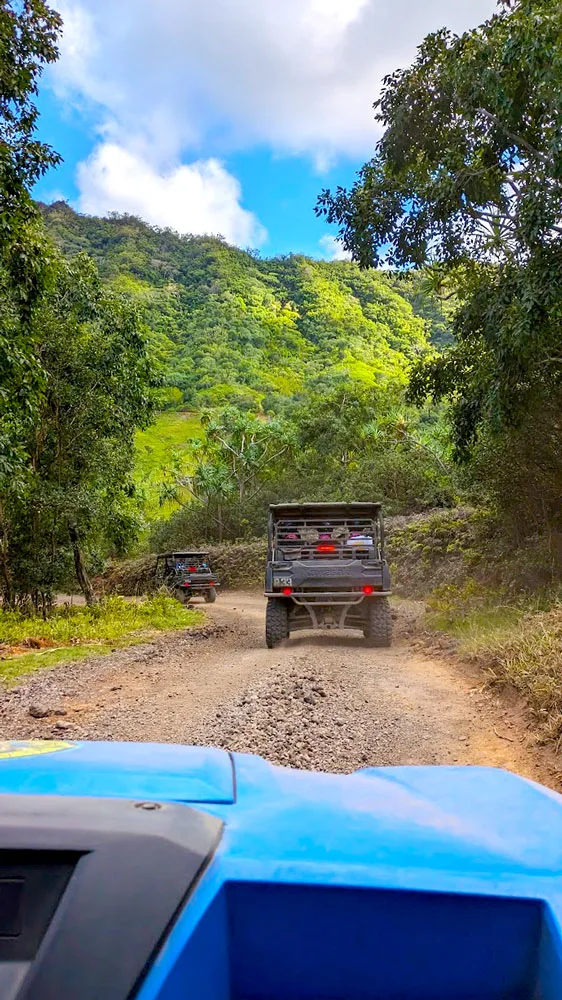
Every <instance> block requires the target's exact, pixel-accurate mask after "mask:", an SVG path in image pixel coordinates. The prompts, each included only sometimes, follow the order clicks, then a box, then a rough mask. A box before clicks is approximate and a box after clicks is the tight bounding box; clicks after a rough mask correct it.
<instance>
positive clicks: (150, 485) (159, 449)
mask: <svg viewBox="0 0 562 1000" xmlns="http://www.w3.org/2000/svg"><path fill="white" fill-rule="evenodd" d="M202 435H203V431H202V429H201V421H200V419H199V415H198V414H196V413H182V412H179V411H176V410H166V411H164V412H163V413H158V414H157V416H156V420H155V421H154V423H153V424H151V426H150V427H147V428H146V430H144V431H139V433H138V434H137V436H136V439H135V479H136V481H137V483H138V485H139V486H141V487H142V488H143V489H144V491H145V493H146V504H145V513H146V517H147V519H148V520H154V519H155V518H160V517H168V516H169V515H170V514H172V513H173V512H174V510H177V509H178V506H179V505H178V504H177V503H175V502H174V501H170V500H167V501H165V503H164V504H162V505H161V504H160V487H161V483H162V479H163V470H164V469H166V467H167V466H169V465H170V462H171V457H172V453H173V452H180V453H181V452H183V451H188V449H189V447H190V445H191V443H192V442H193V441H194V440H196V439H197V438H200V437H202Z"/></svg>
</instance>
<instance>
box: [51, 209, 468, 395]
mask: <svg viewBox="0 0 562 1000" xmlns="http://www.w3.org/2000/svg"><path fill="white" fill-rule="evenodd" d="M42 210H43V214H44V217H45V220H46V224H47V228H48V230H49V232H50V234H51V236H52V237H53V238H54V240H55V242H56V243H57V244H58V245H59V246H60V247H61V249H62V250H63V251H64V253H65V254H67V255H73V254H75V253H77V252H78V251H81V250H84V251H87V252H88V253H89V254H90V255H91V256H92V257H93V258H94V259H95V261H96V263H97V264H98V267H99V269H100V272H101V274H102V275H103V276H104V277H105V278H106V279H107V280H109V281H110V282H111V283H112V284H113V286H114V287H116V288H117V289H120V290H122V291H123V292H126V293H128V294H130V295H131V296H133V297H134V298H135V299H136V300H137V301H138V302H139V303H140V304H141V305H142V306H143V309H144V315H145V318H146V322H147V325H148V327H149V329H150V335H151V339H152V346H153V352H154V354H155V355H156V356H157V358H158V359H159V362H160V364H161V367H162V372H163V375H164V380H165V385H166V386H167V391H164V392H163V395H162V401H163V405H164V404H165V405H168V406H171V407H176V408H177V407H180V406H181V407H185V408H187V409H192V410H198V409H200V408H201V407H203V406H221V405H224V404H226V403H232V402H236V403H237V404H239V405H240V406H242V407H247V408H249V409H259V408H263V409H265V410H266V411H269V412H271V411H274V412H275V411H276V412H282V411H283V409H284V407H286V405H287V403H288V402H289V401H291V400H295V399H299V398H303V397H305V396H307V395H308V393H309V392H311V391H318V390H320V391H322V389H323V386H325V385H326V386H333V385H336V384H338V382H346V381H348V380H349V379H352V380H353V381H355V382H357V383H359V384H363V385H365V386H375V385H377V384H378V385H380V384H385V383H393V384H396V385H397V386H401V385H403V384H405V382H406V373H407V371H408V368H409V365H410V363H411V361H412V360H413V359H415V358H417V357H419V356H420V354H422V353H424V352H425V351H426V350H427V349H428V345H429V344H430V343H431V342H433V343H435V344H441V343H443V341H444V340H446V339H447V337H448V329H447V319H446V316H445V315H444V314H443V312H442V310H441V307H440V305H439V303H438V302H437V301H436V300H435V301H433V300H430V299H428V298H427V296H425V295H423V294H422V293H421V291H420V287H419V284H420V282H419V279H417V278H411V277H408V278H398V277H394V276H390V275H387V274H381V273H379V272H375V271H367V272H362V271H360V270H359V269H358V268H357V267H356V266H355V265H354V264H350V263H347V262H330V263H328V262H324V261H317V260H311V259H309V258H306V257H303V256H297V255H295V256H289V257H284V258H275V259H271V260H262V259H260V258H259V257H258V256H254V255H252V254H250V253H247V252H245V251H242V250H239V249H237V248H235V247H232V246H229V245H228V244H226V243H224V242H222V241H221V240H220V239H216V238H211V237H192V236H178V235H177V234H176V233H174V232H172V231H170V230H162V229H155V228H153V227H151V226H148V225H146V224H145V223H143V222H141V221H140V220H139V219H136V218H134V217H131V216H113V217H110V218H105V219H99V218H92V217H88V216H81V215H77V214H76V213H75V212H73V211H72V209H71V208H69V207H68V205H66V204H65V203H63V202H58V203H55V204H54V205H51V206H42Z"/></svg>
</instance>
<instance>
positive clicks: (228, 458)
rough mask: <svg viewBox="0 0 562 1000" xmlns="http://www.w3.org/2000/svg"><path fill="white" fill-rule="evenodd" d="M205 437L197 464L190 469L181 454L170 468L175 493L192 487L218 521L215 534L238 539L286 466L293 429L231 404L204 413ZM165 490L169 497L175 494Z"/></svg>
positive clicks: (196, 447) (196, 446)
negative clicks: (185, 469)
mask: <svg viewBox="0 0 562 1000" xmlns="http://www.w3.org/2000/svg"><path fill="white" fill-rule="evenodd" d="M202 424H203V427H204V429H205V438H204V440H203V441H195V442H194V443H193V447H192V456H191V460H192V462H193V468H192V470H191V471H189V472H185V471H184V469H183V468H182V464H183V463H182V460H181V459H179V458H178V460H177V462H176V466H175V468H174V469H173V470H171V479H172V492H173V495H175V496H176V497H177V495H178V494H177V488H178V487H181V488H184V489H187V491H188V493H189V494H190V495H191V497H192V499H193V500H195V502H196V504H197V505H199V506H202V507H204V508H205V511H206V514H207V516H208V517H209V518H210V519H211V521H212V522H213V523H214V525H215V530H213V536H214V537H216V538H217V539H218V541H222V540H223V538H224V537H225V536H226V534H227V533H228V535H229V537H231V538H236V537H238V536H239V535H240V534H241V533H244V531H245V527H246V526H248V525H250V526H251V514H252V512H253V510H254V507H255V503H256V501H257V500H258V498H259V497H261V495H262V494H263V492H264V490H265V488H266V484H267V482H268V480H269V479H270V478H271V477H272V476H274V475H275V473H276V472H278V471H279V470H280V469H281V468H282V460H283V459H284V458H286V456H287V454H288V452H289V450H290V447H291V441H292V439H291V434H290V431H289V428H288V427H287V426H286V425H285V424H284V423H283V422H282V421H280V420H264V419H261V418H260V417H258V416H256V415H255V414H253V413H248V412H247V411H240V410H238V409H237V408H236V407H234V406H231V407H227V408H226V409H224V410H221V411H218V412H217V411H212V410H208V411H205V412H204V413H203V415H202ZM170 495H171V494H170V490H169V489H168V490H166V496H170Z"/></svg>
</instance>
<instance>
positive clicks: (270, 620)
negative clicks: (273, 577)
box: [265, 597, 289, 649]
mask: <svg viewBox="0 0 562 1000" xmlns="http://www.w3.org/2000/svg"><path fill="white" fill-rule="evenodd" d="M288 635H289V609H288V607H287V602H286V601H282V600H281V599H280V598H279V597H268V599H267V607H266V609H265V642H266V645H267V648H268V649H274V648H275V646H278V645H279V643H280V642H283V639H287V638H288Z"/></svg>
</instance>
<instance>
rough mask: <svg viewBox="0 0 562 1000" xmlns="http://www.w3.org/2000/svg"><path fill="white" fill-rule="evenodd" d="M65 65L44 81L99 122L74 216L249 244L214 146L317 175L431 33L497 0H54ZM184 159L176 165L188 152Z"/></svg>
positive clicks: (369, 143)
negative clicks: (258, 154)
mask: <svg viewBox="0 0 562 1000" xmlns="http://www.w3.org/2000/svg"><path fill="white" fill-rule="evenodd" d="M57 7H59V8H60V9H61V13H62V15H63V18H64V21H65V30H64V37H63V44H62V49H61V59H60V61H59V62H58V63H57V64H56V65H55V66H54V67H53V68H51V69H50V70H49V71H48V73H47V74H46V79H47V80H48V81H50V84H51V86H52V87H53V88H54V90H55V91H56V93H57V94H58V95H59V97H61V98H62V99H63V100H64V101H65V102H66V103H67V104H69V105H71V106H72V105H73V106H77V107H78V108H80V109H81V110H84V108H87V109H88V111H89V117H90V118H91V117H92V116H93V119H94V121H95V123H96V127H97V130H98V134H99V141H98V145H97V147H96V148H95V150H94V152H93V154H92V155H91V156H90V158H89V159H88V160H87V161H86V162H85V163H83V164H81V166H80V169H79V171H78V178H77V179H78V186H79V191H80V196H79V199H78V206H79V208H81V209H82V210H83V211H90V212H103V211H109V210H111V209H115V210H118V211H130V212H135V213H137V214H140V215H142V216H143V218H145V219H148V220H149V221H152V222H154V223H156V224H160V225H171V226H173V227H174V228H176V229H179V230H180V231H182V232H193V233H198V232H207V231H215V232H222V233H223V234H224V235H225V236H226V237H227V239H229V240H232V241H234V242H236V243H242V244H243V245H245V244H253V245H257V244H259V243H260V242H262V241H263V239H264V235H265V234H264V230H263V229H262V227H261V226H260V224H259V223H258V221H257V220H256V218H255V217H254V216H253V215H252V214H251V213H250V212H248V211H247V210H246V209H244V208H243V206H242V205H241V191H240V186H239V184H238V182H237V180H236V178H234V177H233V176H232V175H230V174H229V173H228V172H227V170H226V169H225V167H224V166H222V165H221V163H220V162H219V161H217V160H215V159H208V150H209V149H210V150H212V152H213V154H215V155H219V156H223V157H225V156H226V155H227V154H228V153H229V152H230V151H232V150H233V149H242V148H248V147H252V146H255V145H259V144H261V145H264V144H265V145H267V146H269V148H270V149H272V150H273V151H274V152H275V153H276V154H281V155H287V154H288V155H290V154H296V153H300V154H307V155H310V157H311V159H312V162H313V163H314V164H315V165H316V167H317V169H318V170H319V171H322V170H323V169H326V167H327V166H328V165H329V164H332V163H333V162H334V160H335V159H336V158H337V157H338V156H340V155H342V154H343V155H349V156H356V157H360V158H363V157H365V156H368V155H369V153H370V152H371V151H372V149H373V145H374V142H375V140H376V136H377V133H376V127H375V122H374V121H373V110H372V104H373V101H374V100H375V99H376V97H377V94H378V92H379V90H380V81H381V79H382V77H383V76H384V74H385V73H388V72H391V71H392V70H394V69H395V68H396V67H397V66H400V65H405V64H407V63H409V62H410V61H411V59H412V57H413V56H414V53H415V48H416V45H417V44H419V42H420V41H421V40H422V38H423V37H424V35H425V34H426V33H427V32H428V31H430V30H433V29H435V28H438V27H441V26H442V25H444V24H446V25H448V26H449V27H451V28H453V29H454V30H464V29H465V28H467V27H471V26H473V25H475V24H477V23H478V22H480V21H481V20H483V19H484V18H485V17H487V16H489V15H490V14H491V13H492V12H493V10H494V9H495V0H455V2H454V3H451V2H450V0H236V2H233V0H204V2H201V0H117V2H116V0H59V2H58V3H57ZM186 160H187V161H191V162H187V163H186V162H185V161H186Z"/></svg>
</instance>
